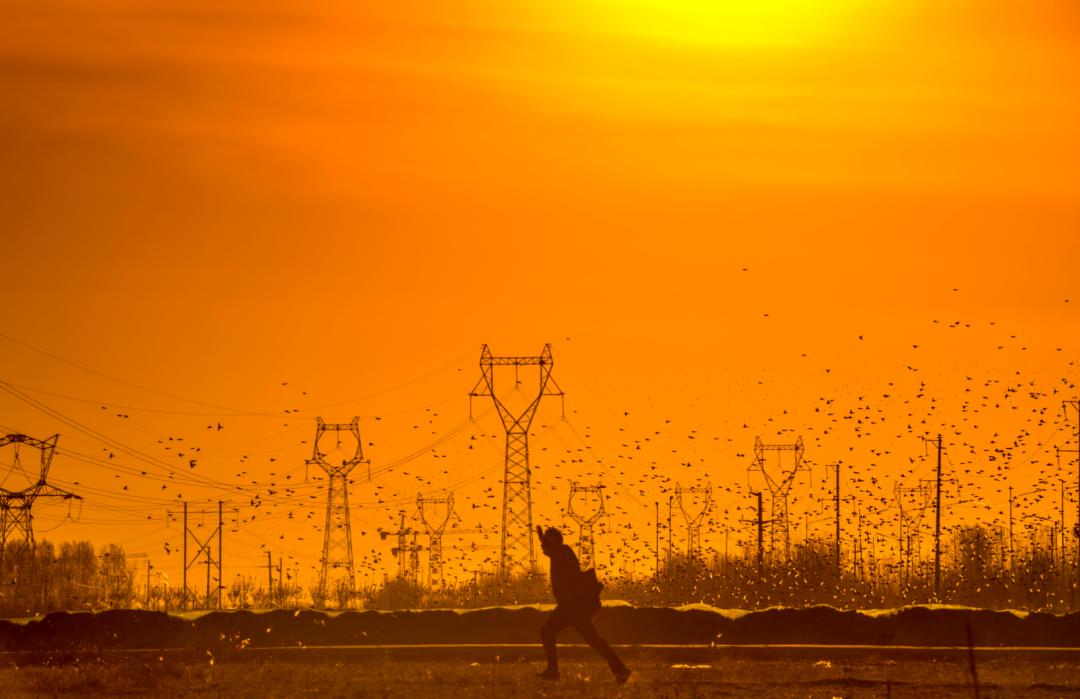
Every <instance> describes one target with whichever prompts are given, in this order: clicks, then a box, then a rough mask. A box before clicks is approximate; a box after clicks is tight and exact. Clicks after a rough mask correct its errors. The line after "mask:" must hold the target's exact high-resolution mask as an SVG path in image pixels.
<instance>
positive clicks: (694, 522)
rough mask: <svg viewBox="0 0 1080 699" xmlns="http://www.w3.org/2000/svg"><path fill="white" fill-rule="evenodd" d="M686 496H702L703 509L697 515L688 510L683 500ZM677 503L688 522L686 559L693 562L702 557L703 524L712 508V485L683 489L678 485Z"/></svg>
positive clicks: (676, 491)
mask: <svg viewBox="0 0 1080 699" xmlns="http://www.w3.org/2000/svg"><path fill="white" fill-rule="evenodd" d="M684 494H687V495H700V496H701V509H700V510H699V511H698V512H697V513H693V512H692V511H691V510H689V509H688V508H687V503H686V500H684V499H683V495H684ZM675 501H676V502H677V503H678V504H679V510H681V511H682V513H683V518H684V519H685V520H686V557H687V559H689V560H691V561H693V560H696V559H698V558H700V557H701V524H702V522H703V521H704V520H705V515H706V514H708V512H709V508H710V507H712V484H711V483H705V485H704V486H694V487H692V488H683V487H682V485H680V484H678V483H676V484H675Z"/></svg>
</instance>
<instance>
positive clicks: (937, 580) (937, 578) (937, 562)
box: [934, 434, 941, 601]
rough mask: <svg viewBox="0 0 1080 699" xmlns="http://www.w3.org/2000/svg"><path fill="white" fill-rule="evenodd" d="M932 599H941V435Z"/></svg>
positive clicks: (939, 437) (935, 515) (935, 504)
mask: <svg viewBox="0 0 1080 699" xmlns="http://www.w3.org/2000/svg"><path fill="white" fill-rule="evenodd" d="M934 510H935V513H934V519H935V522H934V599H935V601H938V600H940V599H941V435H940V434H939V435H938V436H937V498H936V499H935V500H934Z"/></svg>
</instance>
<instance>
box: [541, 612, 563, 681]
mask: <svg viewBox="0 0 1080 699" xmlns="http://www.w3.org/2000/svg"><path fill="white" fill-rule="evenodd" d="M569 625H570V618H569V615H567V613H566V610H565V609H564V608H562V607H555V610H554V611H552V612H551V615H550V616H549V617H548V618H547V621H545V622H544V625H543V626H541V627H540V640H541V641H542V642H543V644H544V655H545V656H547V670H545V671H544V674H543V675H542V676H543V677H547V678H549V679H555V678H557V677H558V676H559V652H558V650H557V648H556V647H555V636H556V635H557V634H558V633H559V632H560V631H562V630H563V629H565V628H566V627H567V626H569Z"/></svg>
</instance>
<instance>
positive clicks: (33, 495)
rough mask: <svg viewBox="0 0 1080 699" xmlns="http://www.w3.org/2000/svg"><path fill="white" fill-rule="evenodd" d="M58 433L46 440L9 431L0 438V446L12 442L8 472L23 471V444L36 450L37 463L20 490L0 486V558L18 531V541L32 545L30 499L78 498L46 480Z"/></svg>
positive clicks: (32, 502)
mask: <svg viewBox="0 0 1080 699" xmlns="http://www.w3.org/2000/svg"><path fill="white" fill-rule="evenodd" d="M59 439H60V435H59V434H54V435H53V436H52V437H49V438H48V439H34V438H33V437H29V436H27V435H25V434H9V435H6V436H4V437H0V447H6V446H8V445H9V444H10V445H13V446H12V449H13V450H14V454H13V458H12V463H11V469H10V471H15V470H18V471H21V472H22V473H23V474H24V475H26V476H27V477H30V474H27V473H26V472H25V471H23V468H22V461H21V459H20V457H21V455H20V448H21V447H22V445H24V444H25V445H27V446H29V447H30V448H32V449H37V450H38V451H39V452H40V455H39V457H40V458H39V463H38V475H37V480H36V481H34V480H31V481H30V485H29V486H27V487H26V488H23V489H22V490H8V489H7V488H0V561H2V560H3V555H4V551H5V549H7V545H8V541H10V540H12V539H15V538H17V537H18V535H19V534H20V533H21V534H22V536H21V538H22V540H23V541H24V542H26V545H27V546H28V547H30V548H31V549H32V548H33V547H34V513H33V508H34V502H35V501H36V500H37V499H38V498H61V499H64V500H71V499H75V500H82V498H81V497H80V496H78V495H75V494H74V493H69V492H68V491H66V490H64V489H62V488H57V487H56V486H55V485H51V484H49V482H48V478H49V468H50V467H51V466H52V460H53V457H54V456H56V443H57V441H59Z"/></svg>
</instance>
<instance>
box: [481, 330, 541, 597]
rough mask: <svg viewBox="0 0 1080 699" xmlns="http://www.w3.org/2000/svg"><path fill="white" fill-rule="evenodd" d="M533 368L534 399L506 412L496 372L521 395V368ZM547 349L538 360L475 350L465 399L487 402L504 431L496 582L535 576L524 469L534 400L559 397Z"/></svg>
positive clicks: (529, 499)
mask: <svg viewBox="0 0 1080 699" xmlns="http://www.w3.org/2000/svg"><path fill="white" fill-rule="evenodd" d="M528 366H535V367H538V368H539V385H538V387H537V390H536V392H535V393H523V394H522V395H523V396H524V401H525V405H524V407H522V408H518V409H515V410H511V408H510V407H508V406H507V404H506V403H505V402H504V400H503V398H501V397H500V396H499V394H498V393H496V391H495V371H496V368H497V367H511V368H513V370H514V391H515V392H520V391H522V388H521V385H522V380H521V376H520V372H521V368H522V367H528ZM551 367H552V359H551V345H550V344H546V345H544V350H543V351H542V352H541V353H540V356H538V357H495V356H492V354H491V350H489V349H488V346H487V345H484V346H483V348H482V349H481V350H480V371H481V377H480V380H479V381H478V382H477V383H476V386H474V387H473V390H472V391H471V392H470V393H469V398H470V400H471V399H472V398H476V397H480V396H490V397H491V400H492V401H493V402H494V403H495V409H496V410H497V411H498V413H499V418H500V419H501V420H502V425H503V429H504V430H506V456H505V468H504V471H503V510H502V534H501V541H500V544H499V579H500V580H506V579H508V578H510V577H512V576H513V574H514V573H515V572H516V571H522V572H524V573H527V574H531V573H533V572H535V570H536V551H535V548H534V547H533V542H534V540H535V538H536V536H535V534H534V533H533V529H532V490H531V476H532V472H531V470H530V467H529V428H530V426H531V425H532V421H533V418H534V417H536V411H537V409H538V408H539V407H540V399H541V398H543V397H544V396H562V395H563V392H562V390H561V389H560V388H559V386H558V384H557V383H555V380H554V379H552V378H551Z"/></svg>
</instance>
